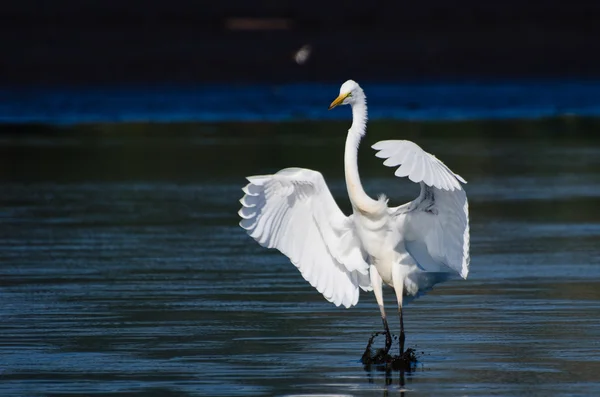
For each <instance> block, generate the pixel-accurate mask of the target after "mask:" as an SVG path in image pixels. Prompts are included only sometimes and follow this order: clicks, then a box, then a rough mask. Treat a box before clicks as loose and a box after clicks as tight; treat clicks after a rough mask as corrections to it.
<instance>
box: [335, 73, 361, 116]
mask: <svg viewBox="0 0 600 397" xmlns="http://www.w3.org/2000/svg"><path fill="white" fill-rule="evenodd" d="M363 95H364V93H363V90H362V88H360V86H359V85H358V83H357V82H356V81H354V80H348V81H346V82H345V83H344V84H342V86H341V87H340V95H339V96H338V97H337V98H335V100H334V101H333V102H331V105H329V110H331V109H333V108H334V107H336V106H338V105H352V104H353V103H355V101H356V100H357V99H358V98H360V97H361V96H363Z"/></svg>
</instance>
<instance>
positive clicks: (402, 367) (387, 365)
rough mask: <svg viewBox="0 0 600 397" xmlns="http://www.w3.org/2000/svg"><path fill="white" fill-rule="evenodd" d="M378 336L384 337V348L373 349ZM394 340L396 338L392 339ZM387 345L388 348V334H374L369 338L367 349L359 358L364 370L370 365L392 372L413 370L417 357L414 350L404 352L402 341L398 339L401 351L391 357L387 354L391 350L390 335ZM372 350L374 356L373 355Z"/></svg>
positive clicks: (409, 349)
mask: <svg viewBox="0 0 600 397" xmlns="http://www.w3.org/2000/svg"><path fill="white" fill-rule="evenodd" d="M380 335H385V336H386V346H385V347H384V348H379V349H374V348H372V346H373V343H374V341H375V338H376V337H377V336H380ZM394 338H396V337H394ZM389 340H390V342H389V344H390V347H388V334H387V333H386V332H375V333H373V335H371V337H370V338H369V342H368V343H367V347H366V349H365V352H364V353H363V355H362V357H361V360H360V361H361V362H362V363H363V365H364V366H365V368H370V367H371V365H375V366H376V368H378V369H382V370H383V369H386V370H390V369H391V370H394V371H402V372H410V371H412V370H413V369H414V367H415V365H416V363H417V355H416V351H415V350H414V349H411V348H408V349H406V350H404V346H403V340H402V338H400V340H399V342H401V351H400V355H398V356H392V355H390V354H389V351H390V349H391V342H392V335H391V334H390V335H389ZM373 350H374V354H373Z"/></svg>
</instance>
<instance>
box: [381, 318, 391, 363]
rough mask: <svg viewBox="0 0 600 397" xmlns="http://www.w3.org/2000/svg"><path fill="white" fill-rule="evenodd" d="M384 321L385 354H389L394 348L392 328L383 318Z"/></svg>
mask: <svg viewBox="0 0 600 397" xmlns="http://www.w3.org/2000/svg"><path fill="white" fill-rule="evenodd" d="M382 319H383V328H384V329H385V353H386V354H387V353H388V352H389V351H390V349H391V348H392V333H391V332H390V327H389V326H388V322H387V319H386V318H385V317H382Z"/></svg>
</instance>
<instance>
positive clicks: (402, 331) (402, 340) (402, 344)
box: [398, 307, 406, 356]
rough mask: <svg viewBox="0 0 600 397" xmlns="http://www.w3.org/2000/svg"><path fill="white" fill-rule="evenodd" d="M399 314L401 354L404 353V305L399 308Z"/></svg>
mask: <svg viewBox="0 0 600 397" xmlns="http://www.w3.org/2000/svg"><path fill="white" fill-rule="evenodd" d="M398 315H399V316H400V355H401V356H402V355H403V354H404V339H405V338H406V337H405V335H404V318H403V316H402V307H400V308H398Z"/></svg>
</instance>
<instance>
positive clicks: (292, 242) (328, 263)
mask: <svg viewBox="0 0 600 397" xmlns="http://www.w3.org/2000/svg"><path fill="white" fill-rule="evenodd" d="M340 104H350V105H351V106H352V114H353V122H352V126H351V128H350V129H349V130H348V136H347V139H346V148H345V156H344V163H345V175H346V185H347V188H348V195H349V197H350V202H351V203H352V208H353V214H352V215H350V216H345V215H344V214H343V213H342V211H341V210H340V209H339V207H338V206H337V204H336V203H335V200H334V199H333V196H332V195H331V192H330V191H329V189H328V188H327V185H326V183H325V180H324V179H323V176H322V175H321V173H319V172H317V171H313V170H308V169H302V168H287V169H284V170H281V171H279V172H277V173H276V174H274V175H262V176H252V177H249V178H248V180H249V182H250V183H249V184H248V185H247V186H246V187H244V189H243V190H244V193H245V195H244V197H243V198H242V199H241V200H240V202H241V203H242V208H241V210H240V211H239V215H240V216H241V217H242V221H241V223H240V225H241V226H242V228H244V229H246V230H247V231H248V234H249V235H250V236H251V237H252V238H254V239H255V240H256V241H257V242H258V243H259V244H261V245H262V246H264V247H267V248H277V249H278V250H279V251H281V252H282V253H283V254H284V255H286V256H287V257H288V258H289V259H290V260H291V262H292V263H293V264H294V265H295V266H296V267H297V268H298V269H299V270H300V272H301V274H302V276H303V277H304V278H305V279H306V280H307V281H308V282H309V283H310V284H311V285H312V286H313V287H315V288H316V289H317V290H318V291H319V292H320V293H322V294H323V296H324V297H325V298H326V299H327V300H328V301H330V302H332V303H334V304H335V305H337V306H339V305H343V306H345V307H351V306H354V305H356V304H357V303H358V299H359V294H360V289H363V290H365V291H369V290H373V291H374V293H375V297H376V299H377V302H378V304H379V307H380V311H381V316H382V319H383V323H384V327H385V329H386V334H387V338H386V351H387V350H389V348H390V346H391V335H390V332H389V328H388V324H387V319H386V314H385V310H384V307H383V298H382V288H381V287H382V284H383V283H385V284H388V285H390V286H392V287H393V288H394V290H395V292H396V296H397V300H398V309H399V314H400V323H401V339H400V344H401V350H403V343H404V330H403V320H402V302H403V301H402V300H403V296H404V295H409V296H410V295H412V296H414V295H417V294H418V293H419V292H420V291H422V290H425V289H427V288H430V287H431V286H432V285H433V284H435V283H436V282H438V281H441V280H442V279H444V278H446V276H447V275H448V274H449V273H451V272H453V271H454V272H456V273H458V274H459V275H460V276H461V277H463V278H466V277H467V275H468V273H469V209H468V202H467V196H466V193H465V191H464V189H463V187H462V185H461V183H466V181H465V180H464V179H463V178H462V177H461V176H459V175H457V174H455V173H453V172H452V171H451V170H450V169H449V168H448V167H447V166H446V165H445V164H444V163H442V162H441V161H440V160H438V159H437V158H436V157H435V156H433V155H431V154H429V153H427V152H425V151H424V150H423V149H421V148H420V147H419V146H418V145H417V144H415V143H413V142H410V141H402V140H390V141H381V142H378V143H376V144H375V145H373V148H374V149H375V150H377V153H376V156H377V157H379V158H383V159H385V161H384V165H386V166H388V167H398V168H397V170H396V172H395V175H396V176H399V177H408V178H409V179H410V180H411V181H413V182H415V183H419V184H420V185H421V192H420V194H419V197H417V198H416V199H415V200H413V201H411V202H409V203H406V204H404V205H401V206H399V207H395V208H388V206H387V199H386V198H385V197H384V196H381V197H380V198H379V199H378V200H373V199H372V198H371V197H369V196H368V195H367V194H366V193H365V191H364V190H363V188H362V185H361V182H360V177H359V174H358V163H357V152H358V145H359V143H360V140H361V138H362V137H363V136H364V134H365V130H366V121H367V106H366V97H365V95H364V92H363V90H362V89H361V88H360V86H359V85H358V84H356V83H355V82H354V81H352V80H349V81H347V82H346V83H344V84H343V85H342V87H341V88H340V95H339V96H338V98H337V99H336V100H335V101H334V102H333V103H332V104H331V106H330V109H331V108H333V107H335V106H337V105H340Z"/></svg>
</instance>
